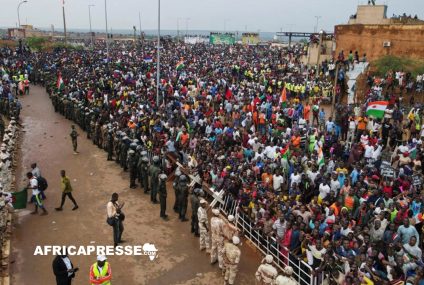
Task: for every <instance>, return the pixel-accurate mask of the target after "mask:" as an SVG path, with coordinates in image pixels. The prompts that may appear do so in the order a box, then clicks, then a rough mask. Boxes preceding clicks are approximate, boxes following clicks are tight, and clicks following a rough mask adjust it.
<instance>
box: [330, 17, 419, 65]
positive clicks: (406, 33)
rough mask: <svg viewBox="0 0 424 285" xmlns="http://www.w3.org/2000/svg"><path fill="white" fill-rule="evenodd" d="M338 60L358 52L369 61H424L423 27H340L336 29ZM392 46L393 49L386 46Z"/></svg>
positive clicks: (395, 25)
mask: <svg viewBox="0 0 424 285" xmlns="http://www.w3.org/2000/svg"><path fill="white" fill-rule="evenodd" d="M335 34H336V56H337V54H338V53H339V52H340V51H341V50H343V51H344V54H345V57H346V58H347V56H348V54H349V51H350V50H352V51H358V52H359V56H360V58H361V57H362V55H363V54H364V53H366V54H367V59H368V61H372V60H375V59H378V58H380V57H382V56H386V55H394V56H399V57H408V58H415V59H422V58H424V24H421V25H402V24H393V25H339V26H336V27H335ZM384 43H386V45H388V44H387V43H390V44H389V45H390V46H386V47H385V46H384Z"/></svg>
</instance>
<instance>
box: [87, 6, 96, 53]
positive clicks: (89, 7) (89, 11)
mask: <svg viewBox="0 0 424 285" xmlns="http://www.w3.org/2000/svg"><path fill="white" fill-rule="evenodd" d="M94 6H96V5H94V4H89V5H88V20H89V21H90V39H91V48H93V32H92V30H91V7H94Z"/></svg>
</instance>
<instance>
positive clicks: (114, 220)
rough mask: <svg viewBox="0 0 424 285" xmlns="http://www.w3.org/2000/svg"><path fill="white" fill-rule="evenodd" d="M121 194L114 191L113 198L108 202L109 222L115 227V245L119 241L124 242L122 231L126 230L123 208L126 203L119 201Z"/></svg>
mask: <svg viewBox="0 0 424 285" xmlns="http://www.w3.org/2000/svg"><path fill="white" fill-rule="evenodd" d="M118 198H119V195H118V193H113V194H112V198H111V199H110V201H109V202H108V203H107V205H106V208H107V223H108V224H109V225H110V226H112V227H113V245H114V246H115V247H116V246H117V245H118V243H122V242H123V240H122V233H123V232H124V224H123V221H124V219H125V215H124V213H123V212H122V208H123V207H124V205H125V203H122V204H121V205H120V204H119V202H118Z"/></svg>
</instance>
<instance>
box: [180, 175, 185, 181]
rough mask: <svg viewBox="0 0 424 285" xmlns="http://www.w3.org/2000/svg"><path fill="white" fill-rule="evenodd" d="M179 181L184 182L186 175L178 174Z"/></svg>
mask: <svg viewBox="0 0 424 285" xmlns="http://www.w3.org/2000/svg"><path fill="white" fill-rule="evenodd" d="M180 181H182V182H184V181H187V176H185V175H184V174H183V175H181V176H180Z"/></svg>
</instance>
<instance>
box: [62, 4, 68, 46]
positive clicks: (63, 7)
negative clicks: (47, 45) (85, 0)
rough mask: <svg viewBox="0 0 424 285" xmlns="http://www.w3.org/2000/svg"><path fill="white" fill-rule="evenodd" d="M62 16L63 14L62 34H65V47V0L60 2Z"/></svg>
mask: <svg viewBox="0 0 424 285" xmlns="http://www.w3.org/2000/svg"><path fill="white" fill-rule="evenodd" d="M62 14H63V32H64V34H65V45H66V44H67V41H68V40H67V37H66V19H65V0H62Z"/></svg>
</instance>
